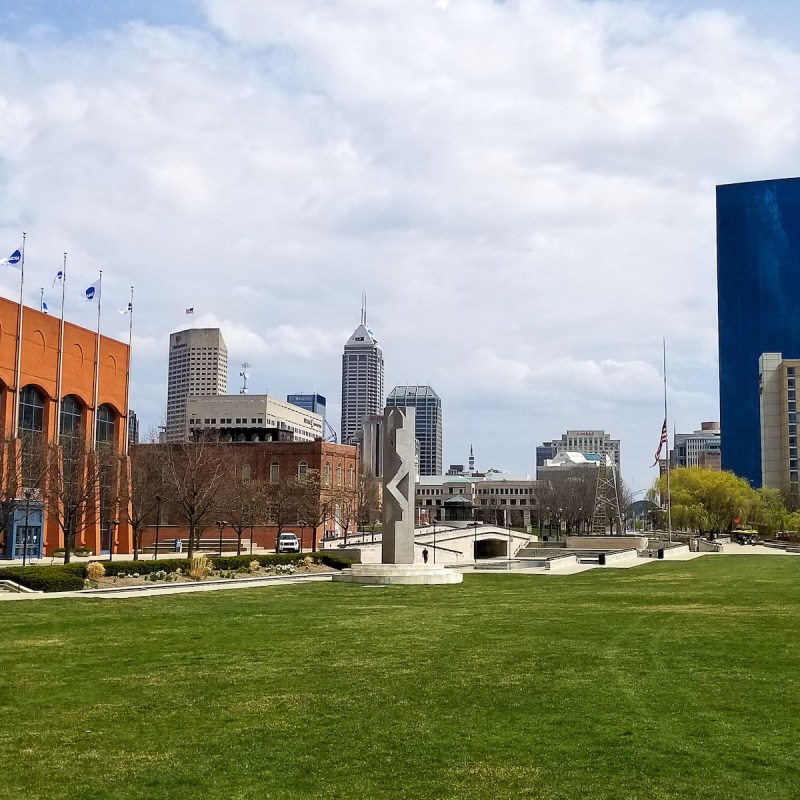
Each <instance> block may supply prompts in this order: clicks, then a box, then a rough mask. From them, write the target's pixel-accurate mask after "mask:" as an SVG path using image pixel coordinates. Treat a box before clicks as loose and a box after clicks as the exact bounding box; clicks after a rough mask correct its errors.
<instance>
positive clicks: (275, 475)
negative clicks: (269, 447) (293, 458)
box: [269, 461, 281, 483]
mask: <svg viewBox="0 0 800 800" xmlns="http://www.w3.org/2000/svg"><path fill="white" fill-rule="evenodd" d="M280 470H281V468H280V465H279V464H278V462H277V461H273V462H272V463H271V464H270V465H269V482H270V483H277V482H278V481H279V480H280V474H281V472H280Z"/></svg>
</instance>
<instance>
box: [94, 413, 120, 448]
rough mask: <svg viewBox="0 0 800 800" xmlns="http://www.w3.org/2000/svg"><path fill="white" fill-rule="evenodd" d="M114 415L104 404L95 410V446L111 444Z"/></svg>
mask: <svg viewBox="0 0 800 800" xmlns="http://www.w3.org/2000/svg"><path fill="white" fill-rule="evenodd" d="M115 422H116V419H115V414H114V411H113V409H112V408H111V406H108V405H105V403H104V404H103V405H102V406H100V407H99V408H98V409H97V444H113V442H114V428H115Z"/></svg>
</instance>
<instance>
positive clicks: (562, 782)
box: [0, 556, 800, 800]
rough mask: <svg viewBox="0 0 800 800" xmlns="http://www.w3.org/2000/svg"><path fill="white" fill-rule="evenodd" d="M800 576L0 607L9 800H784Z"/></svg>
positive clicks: (740, 562)
mask: <svg viewBox="0 0 800 800" xmlns="http://www.w3.org/2000/svg"><path fill="white" fill-rule="evenodd" d="M799 584H800V559H794V558H788V557H783V558H781V557H763V556H762V557H748V556H736V557H730V558H728V557H724V556H720V557H709V558H704V559H699V560H697V561H693V562H686V563H657V564H656V563H654V564H650V565H647V566H645V567H640V568H637V569H634V570H619V571H617V570H607V571H592V572H589V573H583V574H580V575H575V576H570V577H566V576H565V577H549V578H541V577H539V578H537V577H516V576H491V575H487V576H468V577H467V579H466V582H465V583H464V584H463V585H462V586H456V587H395V588H391V589H366V588H360V587H356V586H349V585H341V584H339V585H328V584H324V585H323V584H314V585H307V586H294V587H286V588H272V589H263V590H246V591H243V590H239V591H231V592H212V593H203V594H199V595H172V596H167V597H158V598H142V599H137V600H124V601H123V600H97V599H96V600H89V599H86V600H83V599H81V600H71V601H65V600H46V601H35V602H34V601H27V602H7V603H0V675H2V676H3V678H2V681H0V750H2V752H3V775H2V787H3V794H4V796H8V797H15V798H20V799H21V798H29V799H32V798H44V797H46V798H49V799H50V800H60V799H61V798H64V799H65V798H70V800H75V799H76V798H83V799H85V800H89V798H92V799H94V798H98V799H99V798H148V800H157V799H158V798H185V797H202V798H226V800H227V798H251V797H252V798H297V797H330V798H333V797H337V798H394V797H401V796H402V797H410V798H505V797H508V798H511V797H531V798H548V800H553V799H554V798H565V799H566V798H608V800H611V798H614V800H619V799H620V798H648V800H651V799H652V798H670V799H671V798H675V800H677V798H681V800H683V798H687V797H702V798H704V800H709V799H713V798H718V799H719V800H722V798H725V799H726V800H729V799H730V798H759V799H760V800H764V798H795V797H796V796H797V786H798V785H800V766H798V765H799V764H800V761H799V760H798V754H800V747H798V744H797V741H798V736H797V730H796V722H797V719H798V718H800V672H798V669H797V665H798V663H799V662H800V646H799V645H800V614H799V613H798V611H799V610H800V609H798V605H800V596H799V595H798V592H797V587H798V585H799Z"/></svg>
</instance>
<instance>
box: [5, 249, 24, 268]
mask: <svg viewBox="0 0 800 800" xmlns="http://www.w3.org/2000/svg"><path fill="white" fill-rule="evenodd" d="M0 267H14V269H22V253H20V251H19V250H15V251H14V252H13V253H12V254H11V255H10V256H9V257H8V258H0Z"/></svg>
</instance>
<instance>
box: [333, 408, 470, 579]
mask: <svg viewBox="0 0 800 800" xmlns="http://www.w3.org/2000/svg"><path fill="white" fill-rule="evenodd" d="M415 411H416V410H415V409H414V408H387V409H385V411H384V412H383V434H382V436H383V442H382V444H383V534H382V537H383V538H382V540H381V562H382V563H380V564H353V566H352V567H351V568H350V569H346V570H342V571H341V572H339V573H336V574H334V576H333V580H334V581H344V582H348V583H366V584H371V585H386V584H391V583H461V582H462V581H463V580H464V576H463V575H462V574H461V573H460V572H455V571H453V570H452V569H445V568H444V567H442V566H440V565H437V564H416V563H415V560H416V559H415V555H416V554H415V545H414V484H415V482H416V467H415V464H414V461H415V455H416V439H415V435H414V422H415Z"/></svg>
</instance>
